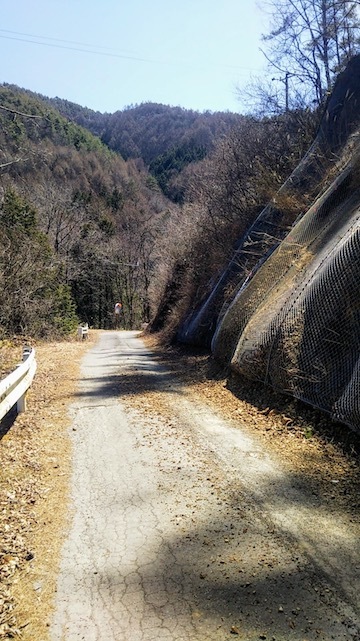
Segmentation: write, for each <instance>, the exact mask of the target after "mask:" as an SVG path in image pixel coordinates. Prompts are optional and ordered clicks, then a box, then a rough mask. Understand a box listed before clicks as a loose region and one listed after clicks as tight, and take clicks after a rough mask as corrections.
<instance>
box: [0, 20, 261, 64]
mask: <svg viewBox="0 0 360 641" xmlns="http://www.w3.org/2000/svg"><path fill="white" fill-rule="evenodd" d="M10 33H11V34H14V35H12V36H10V35H3V34H10ZM17 36H22V37H17ZM23 36H26V37H23ZM0 38H2V39H5V40H15V41H17V42H26V43H29V44H36V45H40V46H44V47H53V48H56V49H64V50H68V51H78V52H80V53H90V54H93V55H99V56H105V57H110V58H120V59H123V60H133V61H135V62H146V63H149V64H163V65H169V64H170V65H193V64H194V61H184V60H179V61H176V60H154V59H151V58H147V57H141V56H137V55H129V54H126V53H120V51H121V50H117V49H113V48H112V47H104V46H102V45H92V44H87V43H83V42H77V41H73V40H65V39H61V38H53V37H49V36H39V35H35V34H29V33H22V32H18V31H11V30H9V29H0ZM28 38H32V39H31V40H29V39H28ZM34 38H38V39H40V40H34ZM41 40H49V41H50V42H41ZM60 42H63V43H67V44H66V45H65V44H63V45H61V44H57V43H60ZM72 44H73V45H80V46H79V47H73V46H69V45H72ZM80 47H87V48H86V49H84V48H80ZM100 49H106V50H107V51H100ZM198 64H199V65H201V66H208V65H209V63H208V62H203V61H199V62H198ZM211 66H217V67H222V68H228V69H234V70H243V71H257V69H255V68H253V67H245V66H242V65H228V64H221V63H211Z"/></svg>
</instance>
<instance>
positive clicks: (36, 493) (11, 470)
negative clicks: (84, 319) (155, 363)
mask: <svg viewBox="0 0 360 641" xmlns="http://www.w3.org/2000/svg"><path fill="white" fill-rule="evenodd" d="M94 340H95V333H92V335H91V336H90V340H89V341H86V343H85V341H84V342H83V343H80V342H76V341H72V342H65V341H64V342H48V343H42V344H40V343H38V344H35V345H34V342H32V343H31V344H32V345H34V347H35V349H36V360H37V373H36V376H35V379H34V382H33V385H32V388H31V390H30V391H29V393H28V402H27V411H26V413H24V414H21V415H19V416H17V417H16V418H14V416H10V417H7V420H4V421H3V422H2V427H1V431H0V435H1V443H0V530H1V532H2V537H1V544H0V585H1V587H0V639H8V638H14V637H17V636H21V638H23V639H29V640H30V639H31V640H34V639H39V640H40V639H41V640H43V639H46V638H47V628H48V623H49V617H50V615H51V610H52V602H53V596H54V591H55V582H56V578H57V570H58V562H59V554H60V548H61V544H62V540H63V536H64V532H65V529H66V527H67V519H68V492H69V479H70V471H71V446H70V439H69V438H68V435H67V430H68V427H69V423H70V419H69V415H68V407H69V405H70V404H71V402H72V400H73V394H74V392H75V391H76V388H77V385H78V380H79V366H80V360H81V358H82V356H83V354H84V352H85V350H86V349H88V347H89V346H90V345H91V343H92V342H93V341H94ZM21 353H22V347H21V342H20V341H19V340H17V341H14V342H13V343H12V345H10V344H9V343H7V344H6V350H5V352H4V353H2V354H1V356H2V365H3V368H2V369H3V370H4V369H5V370H8V369H9V366H10V364H11V365H13V364H14V363H15V362H19V361H21Z"/></svg>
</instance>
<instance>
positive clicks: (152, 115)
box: [49, 98, 244, 202]
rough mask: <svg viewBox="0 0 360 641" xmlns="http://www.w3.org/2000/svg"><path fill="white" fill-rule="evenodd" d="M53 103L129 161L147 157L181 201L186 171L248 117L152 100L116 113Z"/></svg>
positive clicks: (168, 189)
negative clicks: (198, 110)
mask: <svg viewBox="0 0 360 641" xmlns="http://www.w3.org/2000/svg"><path fill="white" fill-rule="evenodd" d="M49 102H50V104H52V105H54V106H55V107H56V108H57V109H58V110H59V111H60V113H62V114H63V115H64V116H66V118H68V119H69V120H71V121H73V122H76V123H77V124H80V125H82V126H83V127H86V128H87V129H89V130H90V131H91V132H92V133H94V134H95V135H96V136H99V137H100V138H101V140H102V141H103V142H104V143H105V144H106V145H107V146H108V147H109V148H110V149H112V150H114V151H117V152H119V153H120V154H121V155H122V156H123V158H125V159H129V158H141V159H142V160H143V161H144V163H145V165H146V167H148V168H149V171H150V172H151V173H152V174H153V175H154V177H155V178H156V180H157V181H158V183H159V185H160V187H161V189H162V191H163V192H164V193H165V194H166V195H167V196H168V197H169V198H171V199H172V200H173V201H175V202H183V200H184V194H185V184H184V182H183V181H182V180H181V178H179V175H180V174H181V172H182V170H183V169H184V168H186V167H187V166H188V165H189V164H191V163H194V162H197V161H198V160H202V159H203V158H205V157H206V156H207V155H208V154H209V153H210V152H211V151H212V150H213V149H214V147H215V144H216V142H217V140H219V139H220V138H221V137H222V136H223V135H225V134H227V133H229V131H230V130H231V129H232V128H233V127H234V126H235V125H237V124H239V123H240V122H241V121H242V120H244V116H241V115H239V114H234V113H230V112H225V113H222V112H215V113H212V112H204V113H199V112H197V111H192V110H189V109H182V108H181V107H170V106H167V105H161V104H156V103H151V102H147V103H143V104H141V105H136V106H134V107H129V108H126V109H124V110H123V111H116V112H115V113H113V114H101V113H99V112H95V111H92V110H90V109H87V108H83V107H80V106H79V105H76V104H74V103H71V102H69V101H67V100H61V99H60V98H54V99H51V100H50V101H49Z"/></svg>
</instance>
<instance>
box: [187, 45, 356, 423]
mask: <svg viewBox="0 0 360 641" xmlns="http://www.w3.org/2000/svg"><path fill="white" fill-rule="evenodd" d="M359 78H360V57H359V56H357V57H356V58H355V59H353V61H352V62H351V63H350V64H349V66H348V68H347V70H345V72H344V73H343V74H341V76H340V77H339V80H338V82H337V83H336V85H335V88H334V92H333V95H332V96H331V99H330V100H329V103H328V105H327V109H326V110H325V114H324V118H323V121H322V123H321V125H320V129H319V132H318V136H317V138H316V141H315V143H314V145H313V146H312V148H311V149H310V151H309V153H308V154H307V156H306V157H305V158H304V159H303V161H302V162H301V163H300V165H299V166H298V168H297V169H296V170H295V172H294V173H293V174H292V176H291V177H290V178H289V180H288V181H287V183H286V184H285V185H284V187H283V188H282V190H281V192H280V196H281V195H282V193H285V195H287V194H288V193H289V192H291V193H292V194H293V195H295V196H296V194H299V195H301V192H302V191H303V190H304V189H305V188H306V189H308V190H309V189H310V191H311V192H312V193H313V194H314V195H313V203H314V204H313V205H312V206H311V208H310V209H309V210H308V211H307V212H306V213H305V214H303V215H300V216H298V218H297V219H295V218H296V217H295V216H293V219H292V220H291V212H290V215H289V217H288V218H287V216H288V214H287V212H286V211H284V210H280V209H277V208H276V207H274V206H273V205H268V207H266V208H265V210H264V211H263V212H262V213H261V214H260V216H259V218H258V219H257V220H256V221H255V223H254V225H253V226H252V228H251V229H249V230H248V232H247V234H245V236H244V238H242V239H240V240H239V242H238V249H237V250H236V251H235V254H234V257H233V259H232V261H231V262H230V264H229V265H228V267H227V268H226V270H225V271H224V273H223V274H222V275H221V277H220V279H219V281H218V283H217V284H216V286H215V287H214V289H213V290H212V292H211V293H210V295H209V296H208V298H207V299H206V300H205V302H202V303H201V305H200V306H199V308H198V310H197V311H196V312H195V314H194V313H192V315H191V316H190V317H189V319H188V320H187V322H186V323H185V324H184V327H183V328H182V336H181V332H180V337H182V338H183V339H184V340H186V341H187V342H195V343H196V342H200V343H201V342H208V344H209V343H210V341H211V339H212V342H211V345H212V350H213V352H214V354H215V355H216V356H217V357H218V358H219V359H221V360H222V361H224V362H227V363H230V364H231V367H232V368H233V369H234V370H236V371H238V372H240V373H242V374H244V375H245V376H247V377H249V378H251V379H255V380H259V381H262V382H264V383H266V384H270V385H272V386H273V387H274V388H276V389H278V390H280V391H284V392H286V393H290V394H292V395H293V396H295V397H296V398H299V399H302V400H304V401H305V402H308V403H310V404H311V405H313V406H316V407H319V408H321V409H323V410H325V411H326V412H329V413H330V414H331V415H332V416H333V418H335V419H338V420H340V421H342V422H344V423H347V424H348V425H350V426H351V427H353V428H355V429H356V430H360V407H359V398H358V396H359V395H358V389H359V362H360V349H359V347H360V224H359V221H360V134H359V129H358V127H359V120H360V118H359V115H360V113H359V108H358V106H359V100H360V81H359ZM329 184H330V187H327V188H326V186H327V185H329ZM284 221H285V223H286V224H287V225H288V227H287V230H286V229H285V231H284ZM291 225H292V228H291ZM285 227H286V225H285ZM229 284H230V285H231V288H232V291H233V294H232V298H231V300H230V301H229V299H228V298H227V296H226V291H227V290H228V287H229ZM214 319H215V321H214ZM215 326H216V330H215V333H214V334H213V332H214V330H213V328H214V327H215Z"/></svg>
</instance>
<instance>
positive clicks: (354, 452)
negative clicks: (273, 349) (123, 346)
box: [144, 336, 360, 519]
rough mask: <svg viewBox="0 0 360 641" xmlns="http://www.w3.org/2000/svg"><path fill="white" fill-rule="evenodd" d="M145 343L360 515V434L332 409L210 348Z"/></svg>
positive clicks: (301, 479)
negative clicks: (227, 364)
mask: <svg viewBox="0 0 360 641" xmlns="http://www.w3.org/2000/svg"><path fill="white" fill-rule="evenodd" d="M144 340H145V342H146V343H147V344H148V345H149V346H150V347H151V348H152V349H153V350H154V351H155V353H157V354H158V358H159V360H160V361H164V360H165V361H166V363H167V366H168V367H169V366H170V367H171V368H172V369H173V371H174V372H176V375H177V376H178V378H180V379H181V380H182V381H183V382H184V384H185V385H186V386H187V389H188V391H189V392H190V393H191V394H192V395H194V396H195V397H197V398H198V400H199V401H200V402H206V403H208V404H209V405H210V406H211V407H213V409H214V410H215V411H218V412H220V413H221V415H222V416H223V417H225V418H228V419H229V420H231V421H232V422H233V424H234V425H236V424H238V425H239V426H245V428H246V429H247V430H250V432H251V431H252V432H253V433H254V434H256V437H257V438H258V439H260V440H261V441H263V442H264V444H266V447H267V448H268V449H269V450H270V451H271V450H272V451H274V453H276V455H277V456H280V457H281V458H282V461H283V465H284V467H288V469H289V471H290V472H291V474H292V475H293V476H294V477H296V478H297V479H298V484H299V485H301V486H303V487H304V488H306V489H307V490H308V491H310V492H313V493H315V494H317V495H318V496H321V497H322V498H323V499H324V501H326V502H329V503H330V505H332V506H333V508H332V509H334V511H335V510H336V509H338V508H339V507H343V508H344V509H347V510H349V511H350V512H351V513H353V514H354V518H356V519H357V518H358V510H359V505H360V504H359V498H358V496H359V489H360V465H359V463H360V435H357V434H355V433H354V432H352V431H351V430H350V429H349V428H347V427H346V426H345V425H341V424H339V423H335V422H333V421H332V420H331V419H330V418H329V417H327V415H326V414H324V413H322V412H320V411H318V410H314V409H313V408H311V407H310V406H307V405H305V404H304V403H301V402H300V401H297V400H296V399H293V398H292V397H288V396H285V395H282V394H279V393H276V392H274V391H273V390H272V389H270V388H266V387H264V386H263V385H261V384H258V383H254V382H251V381H249V380H247V379H245V378H241V377H239V376H237V375H234V374H232V373H231V372H229V371H227V370H226V368H224V367H223V366H222V365H221V364H219V363H218V362H216V361H215V360H214V359H213V358H212V357H211V356H209V354H208V353H205V352H201V351H200V350H199V351H197V352H196V350H191V349H186V348H167V350H166V351H164V349H163V348H162V347H161V345H159V344H158V343H157V341H156V339H155V338H154V337H152V336H147V337H145V339H144Z"/></svg>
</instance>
